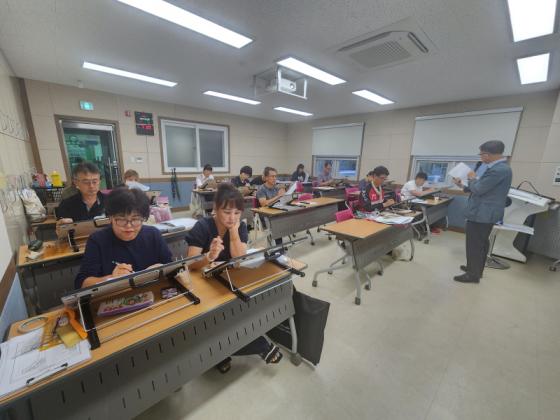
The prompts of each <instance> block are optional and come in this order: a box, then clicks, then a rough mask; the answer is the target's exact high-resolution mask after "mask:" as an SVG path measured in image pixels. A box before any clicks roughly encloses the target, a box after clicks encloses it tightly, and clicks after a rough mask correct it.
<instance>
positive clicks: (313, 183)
mask: <svg viewBox="0 0 560 420" xmlns="http://www.w3.org/2000/svg"><path fill="white" fill-rule="evenodd" d="M311 186H312V187H313V188H315V187H318V186H319V181H311Z"/></svg>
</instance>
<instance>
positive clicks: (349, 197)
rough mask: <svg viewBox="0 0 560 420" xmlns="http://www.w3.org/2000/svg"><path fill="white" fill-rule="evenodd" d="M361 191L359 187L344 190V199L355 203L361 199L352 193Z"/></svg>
mask: <svg viewBox="0 0 560 420" xmlns="http://www.w3.org/2000/svg"><path fill="white" fill-rule="evenodd" d="M359 191H360V189H359V188H358V187H349V188H345V189H344V198H345V200H346V201H354V200H357V199H358V198H359V196H357V195H351V193H354V192H359Z"/></svg>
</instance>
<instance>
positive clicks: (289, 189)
mask: <svg viewBox="0 0 560 420" xmlns="http://www.w3.org/2000/svg"><path fill="white" fill-rule="evenodd" d="M296 188H297V182H294V183H293V184H292V185H291V186H290V188H288V191H286V194H285V195H289V196H290V197H291V196H292V194H293V193H295V192H296Z"/></svg>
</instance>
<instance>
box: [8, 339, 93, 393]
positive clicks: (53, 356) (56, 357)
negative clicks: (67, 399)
mask: <svg viewBox="0 0 560 420" xmlns="http://www.w3.org/2000/svg"><path fill="white" fill-rule="evenodd" d="M90 358H91V352H90V346H89V343H88V341H87V340H82V341H81V342H80V343H78V344H76V345H75V346H74V347H72V348H66V347H65V346H64V344H61V345H58V346H55V347H51V348H50V349H48V350H44V351H39V350H38V349H35V350H31V351H28V352H26V353H23V354H20V355H18V356H16V357H14V358H8V357H4V354H2V358H1V359H0V396H2V395H5V394H8V393H10V392H13V391H17V390H18V389H21V388H24V387H25V386H27V384H28V382H29V381H30V380H33V381H38V380H39V379H41V378H44V377H48V376H50V375H51V374H55V373H57V372H59V371H62V370H64V369H65V368H67V367H70V366H74V365H77V364H79V363H82V362H85V361H86V360H88V359H90Z"/></svg>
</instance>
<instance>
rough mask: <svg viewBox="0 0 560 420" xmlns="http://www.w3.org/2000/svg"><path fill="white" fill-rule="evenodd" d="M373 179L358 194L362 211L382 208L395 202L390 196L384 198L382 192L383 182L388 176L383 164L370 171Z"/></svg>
mask: <svg viewBox="0 0 560 420" xmlns="http://www.w3.org/2000/svg"><path fill="white" fill-rule="evenodd" d="M372 175H373V177H372V178H373V179H372V181H371V182H370V183H369V185H367V187H366V189H365V190H364V191H362V192H361V194H360V207H361V209H362V210H364V211H374V210H383V209H385V208H387V207H390V206H392V205H393V204H395V200H393V199H392V198H390V199H388V200H386V199H385V193H384V192H383V182H385V180H386V179H387V177H388V176H389V170H388V169H387V168H386V167H385V166H378V167H376V168H375V169H374V170H373V171H372Z"/></svg>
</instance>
